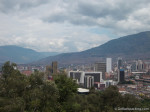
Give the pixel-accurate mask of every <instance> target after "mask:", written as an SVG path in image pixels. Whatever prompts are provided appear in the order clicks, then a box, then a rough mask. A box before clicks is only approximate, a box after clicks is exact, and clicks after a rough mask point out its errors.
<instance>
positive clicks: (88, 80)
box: [84, 75, 94, 88]
mask: <svg viewBox="0 0 150 112" xmlns="http://www.w3.org/2000/svg"><path fill="white" fill-rule="evenodd" d="M84 87H85V88H91V87H94V77H93V76H89V75H87V76H84Z"/></svg>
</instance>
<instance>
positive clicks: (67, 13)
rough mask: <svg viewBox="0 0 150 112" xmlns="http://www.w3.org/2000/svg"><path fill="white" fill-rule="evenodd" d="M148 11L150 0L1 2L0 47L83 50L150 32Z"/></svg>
mask: <svg viewBox="0 0 150 112" xmlns="http://www.w3.org/2000/svg"><path fill="white" fill-rule="evenodd" d="M149 10H150V1H149V0H105V1H103V0H74V1H72V0H55V1H53V0H0V18H1V21H0V45H12V44H15V45H19V46H23V47H28V48H32V49H35V50H38V51H57V52H58V51H59V52H72V51H82V50H85V49H88V48H92V47H95V46H98V45H101V44H103V43H105V42H107V41H108V40H110V39H112V38H117V37H119V36H124V35H128V34H132V33H137V32H141V31H146V30H149V29H150V19H149V18H150V13H149ZM91 29H96V32H90V30H91ZM114 35H115V37H114Z"/></svg>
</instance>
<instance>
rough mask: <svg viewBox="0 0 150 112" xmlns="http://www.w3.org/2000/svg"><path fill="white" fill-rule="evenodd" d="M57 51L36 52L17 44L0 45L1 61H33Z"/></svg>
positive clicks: (54, 53)
mask: <svg viewBox="0 0 150 112" xmlns="http://www.w3.org/2000/svg"><path fill="white" fill-rule="evenodd" d="M57 54H59V53H56V52H36V51H34V50H32V49H27V48H22V47H18V46H15V45H9V46H0V63H4V62H6V61H11V62H15V63H18V64H24V63H29V62H30V63H31V62H33V61H37V60H39V59H42V58H45V57H47V56H54V55H57Z"/></svg>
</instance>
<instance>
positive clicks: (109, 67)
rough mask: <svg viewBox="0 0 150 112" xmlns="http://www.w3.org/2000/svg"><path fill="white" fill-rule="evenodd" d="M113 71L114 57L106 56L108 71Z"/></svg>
mask: <svg viewBox="0 0 150 112" xmlns="http://www.w3.org/2000/svg"><path fill="white" fill-rule="evenodd" d="M111 71H112V59H111V58H106V72H107V73H109V72H111Z"/></svg>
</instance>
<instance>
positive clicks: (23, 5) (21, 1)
mask: <svg viewBox="0 0 150 112" xmlns="http://www.w3.org/2000/svg"><path fill="white" fill-rule="evenodd" d="M47 2H48V0H0V11H2V12H4V13H9V12H14V11H19V10H25V9H29V8H32V7H37V6H39V5H41V4H45V3H47Z"/></svg>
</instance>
